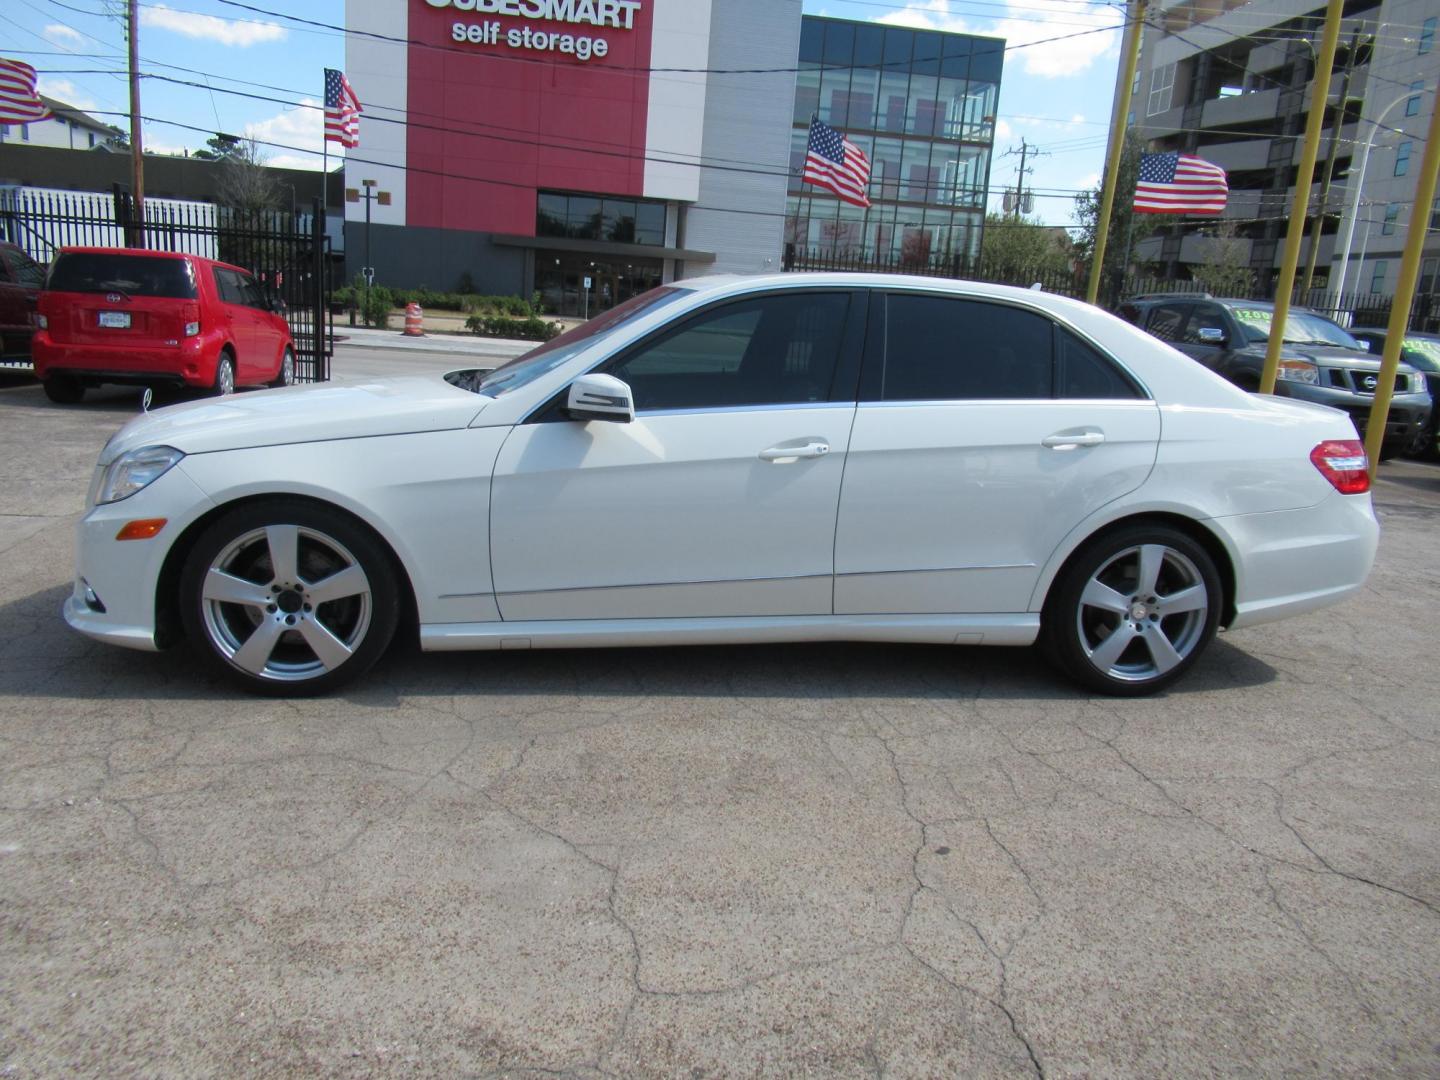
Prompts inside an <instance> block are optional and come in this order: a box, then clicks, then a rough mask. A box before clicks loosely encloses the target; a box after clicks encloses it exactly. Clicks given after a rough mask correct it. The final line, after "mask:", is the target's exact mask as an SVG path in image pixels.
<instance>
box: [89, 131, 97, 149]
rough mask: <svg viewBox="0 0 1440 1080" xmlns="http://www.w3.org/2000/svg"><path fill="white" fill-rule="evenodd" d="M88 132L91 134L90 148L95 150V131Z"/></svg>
mask: <svg viewBox="0 0 1440 1080" xmlns="http://www.w3.org/2000/svg"><path fill="white" fill-rule="evenodd" d="M88 134H89V136H90V148H91V149H92V150H93V149H94V148H95V132H93V131H91V132H88Z"/></svg>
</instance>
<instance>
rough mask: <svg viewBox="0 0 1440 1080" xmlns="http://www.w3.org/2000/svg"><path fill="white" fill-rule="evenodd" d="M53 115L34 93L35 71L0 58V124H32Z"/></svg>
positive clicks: (22, 63)
mask: <svg viewBox="0 0 1440 1080" xmlns="http://www.w3.org/2000/svg"><path fill="white" fill-rule="evenodd" d="M52 115H53V114H52V113H51V112H50V108H49V106H47V105H46V104H45V102H43V101H41V100H40V95H39V94H37V93H36V92H35V69H34V68H33V67H31V66H30V65H29V64H27V63H25V62H24V61H23V60H7V59H6V58H5V57H3V56H0V123H5V124H33V123H34V122H35V121H36V120H47V119H49V118H50V116H52Z"/></svg>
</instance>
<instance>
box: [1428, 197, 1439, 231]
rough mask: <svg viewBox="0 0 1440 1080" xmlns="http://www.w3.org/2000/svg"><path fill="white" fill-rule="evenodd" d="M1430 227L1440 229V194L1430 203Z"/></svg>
mask: <svg viewBox="0 0 1440 1080" xmlns="http://www.w3.org/2000/svg"><path fill="white" fill-rule="evenodd" d="M1430 228H1431V229H1440V196H1437V197H1436V199H1435V201H1434V202H1433V203H1431V204H1430Z"/></svg>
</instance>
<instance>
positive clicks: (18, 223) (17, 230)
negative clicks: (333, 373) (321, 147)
mask: <svg viewBox="0 0 1440 1080" xmlns="http://www.w3.org/2000/svg"><path fill="white" fill-rule="evenodd" d="M0 239H3V240H7V241H9V242H10V243H12V244H15V245H17V246H18V247H20V248H22V249H23V250H24V251H25V252H26V254H28V255H29V256H30V257H31V258H32V259H34V260H36V261H37V262H39V263H48V262H49V261H50V260H51V259H52V258H54V256H55V254H56V252H58V251H59V250H60V248H62V247H137V248H147V249H149V250H152V251H175V252H184V253H185V254H189V255H200V256H203V257H205V258H207V259H218V260H219V261H221V262H226V263H230V264H232V265H234V266H239V267H242V268H243V269H245V270H248V271H250V273H252V274H254V275H255V277H256V278H257V279H258V280H259V281H260V282H262V283H263V285H264V286H265V288H266V289H267V290H268V291H269V292H270V293H271V294H272V295H276V296H278V297H279V298H280V299H282V300H283V301H284V302H285V315H286V319H287V320H288V321H289V323H290V332H291V336H292V337H293V338H294V341H295V380H296V382H323V381H325V380H327V379H329V378H330V358H331V356H332V355H333V354H334V326H333V324H332V322H331V317H330V297H331V293H332V285H331V277H330V265H331V263H330V239H329V237H328V236H326V234H325V212H324V208H323V207H322V206H321V205H320V202H319V200H316V203H315V206H314V208H313V210H312V212H311V213H309V214H293V215H292V214H290V213H282V212H279V211H259V212H254V213H245V212H241V211H236V210H231V209H228V208H225V207H219V206H214V205H212V204H210V203H196V202H183V201H180V200H177V199H146V200H145V220H144V222H143V223H142V222H141V221H140V220H139V217H138V215H137V214H136V213H135V206H134V202H133V200H132V199H131V197H130V194H129V193H128V192H126V191H124V190H123V189H121V188H120V187H118V186H117V187H116V189H115V191H114V192H113V193H110V194H100V193H96V192H67V191H49V190H41V189H33V188H0Z"/></svg>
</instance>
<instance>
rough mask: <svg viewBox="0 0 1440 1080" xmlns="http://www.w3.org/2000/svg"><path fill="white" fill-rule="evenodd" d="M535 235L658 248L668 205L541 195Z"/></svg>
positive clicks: (537, 208)
mask: <svg viewBox="0 0 1440 1080" xmlns="http://www.w3.org/2000/svg"><path fill="white" fill-rule="evenodd" d="M535 235H536V236H565V237H569V238H570V239H572V240H609V241H611V242H613V243H617V244H649V245H652V246H654V247H659V246H661V245H663V244H664V243H665V204H664V203H662V202H644V201H642V200H638V199H607V198H601V197H600V196H599V195H567V194H565V193H563V192H554V191H541V192H539V193H538V194H537V196H536V205H535Z"/></svg>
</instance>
